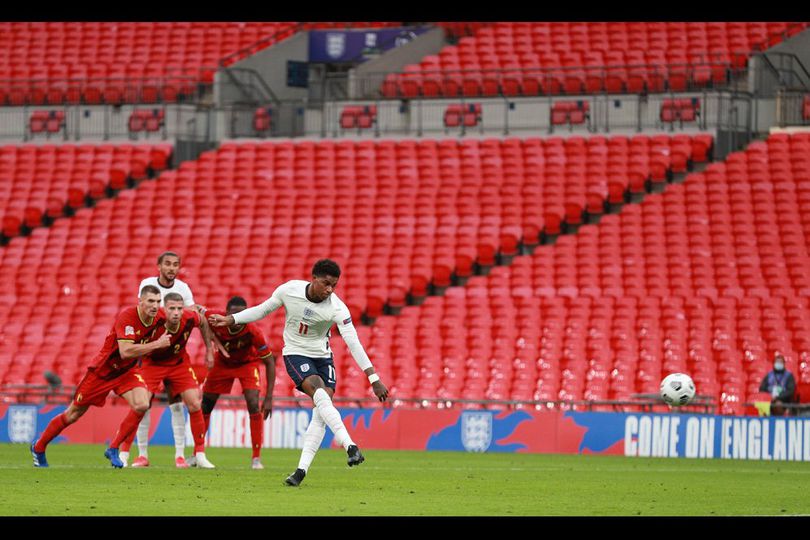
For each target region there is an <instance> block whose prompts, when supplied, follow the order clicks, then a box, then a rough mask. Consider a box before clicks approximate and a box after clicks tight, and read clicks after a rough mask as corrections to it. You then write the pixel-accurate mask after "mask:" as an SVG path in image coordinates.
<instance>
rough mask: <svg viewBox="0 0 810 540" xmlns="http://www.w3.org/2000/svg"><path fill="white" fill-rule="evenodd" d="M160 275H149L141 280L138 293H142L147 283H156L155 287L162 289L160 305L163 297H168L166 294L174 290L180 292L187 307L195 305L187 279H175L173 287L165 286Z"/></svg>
mask: <svg viewBox="0 0 810 540" xmlns="http://www.w3.org/2000/svg"><path fill="white" fill-rule="evenodd" d="M158 277H159V276H155V277H148V278H146V279H144V280H143V281H141V285H140V287H138V294H139V295H140V294H141V289H143V288H144V286H145V285H154V286H155V287H157V288H158V290H160V305H161V306H162V305H163V299H164V298H166V295H167V294H169V293H171V292H174V293H177V294H179V295H180V296H182V297H183V304H184V305H185V306H186V307H189V306H193V305H194V296H193V295H192V294H191V288H190V287H189V286H188V285H187V284H186V282H185V281H180V280H179V279H177V278H175V279H174V284H173V285H172V286H171V287H168V288H167V287H164V286H163V285H161V284H160V283H159V282H158Z"/></svg>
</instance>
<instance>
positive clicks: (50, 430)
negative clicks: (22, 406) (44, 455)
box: [34, 413, 70, 452]
mask: <svg viewBox="0 0 810 540" xmlns="http://www.w3.org/2000/svg"><path fill="white" fill-rule="evenodd" d="M69 425H70V424H68V421H67V418H66V417H65V413H62V414H58V415H56V416H55V417H54V419H53V420H51V421H50V422H49V423H48V427H46V428H45V431H43V432H42V435H40V437H39V440H38V441H37V442H36V444H34V450H35V451H36V452H44V451H45V447H46V446H48V443H49V442H51V441H52V440H54V438H56V436H57V435H59V434H60V433H62V430H63V429H65V428H66V427H68V426H69Z"/></svg>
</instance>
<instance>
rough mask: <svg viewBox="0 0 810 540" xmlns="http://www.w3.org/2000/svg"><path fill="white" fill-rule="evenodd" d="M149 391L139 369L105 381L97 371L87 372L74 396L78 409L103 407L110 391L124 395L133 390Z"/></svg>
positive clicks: (133, 369) (74, 402)
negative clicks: (99, 376)
mask: <svg viewBox="0 0 810 540" xmlns="http://www.w3.org/2000/svg"><path fill="white" fill-rule="evenodd" d="M138 387H140V388H143V389H144V390H146V389H147V386H146V382H145V381H144V379H143V375H142V373H141V372H140V370H139V369H138V368H132V369H130V370H129V371H127V372H125V373H124V374H123V375H120V376H118V377H116V378H114V379H110V380H104V379H100V378H98V376H96V373H95V371H93V370H87V373H85V375H84V377H83V378H82V380H81V382H80V383H79V386H77V387H76V393H75V394H73V404H74V405H76V406H78V407H87V406H90V405H92V406H95V407H103V406H104V403H105V401H106V400H107V395H109V393H110V391H113V392H115V393H116V394H117V395H119V396H120V395H122V394H124V393H125V392H128V391H130V390H132V389H133V388H138Z"/></svg>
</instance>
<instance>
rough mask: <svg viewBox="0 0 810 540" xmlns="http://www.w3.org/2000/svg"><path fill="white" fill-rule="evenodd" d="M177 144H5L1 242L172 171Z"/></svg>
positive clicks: (0, 165)
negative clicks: (170, 168) (166, 170)
mask: <svg viewBox="0 0 810 540" xmlns="http://www.w3.org/2000/svg"><path fill="white" fill-rule="evenodd" d="M171 154H172V145H171V144H165V143H163V144H156V145H132V144H116V145H113V144H102V145H92V144H82V145H74V144H61V145H54V144H23V145H7V146H0V170H2V172H0V216H1V217H2V219H3V230H2V235H0V240H1V241H2V242H3V243H5V242H7V241H8V240H9V239H10V238H13V237H15V236H18V235H20V234H27V233H29V232H30V230H31V229H33V228H34V227H37V226H40V225H43V224H50V223H52V222H53V220H54V219H56V218H59V217H62V216H64V215H66V214H68V215H69V214H72V213H74V212H75V211H77V210H79V209H80V208H83V207H85V206H87V205H88V204H92V203H93V202H94V201H97V200H100V199H103V198H105V197H107V196H108V194H109V193H111V192H113V191H116V190H121V189H124V188H126V187H129V186H130V185H134V183H135V182H137V181H139V180H143V179H144V178H147V177H148V176H150V175H156V174H158V173H160V172H162V171H163V170H165V169H166V168H167V167H168V164H169V162H168V160H169V159H170V157H171Z"/></svg>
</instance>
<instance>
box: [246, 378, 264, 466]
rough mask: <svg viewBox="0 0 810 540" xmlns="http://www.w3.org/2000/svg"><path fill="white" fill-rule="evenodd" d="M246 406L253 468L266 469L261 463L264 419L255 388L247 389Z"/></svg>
mask: <svg viewBox="0 0 810 540" xmlns="http://www.w3.org/2000/svg"><path fill="white" fill-rule="evenodd" d="M243 393H244V395H245V404H246V405H247V410H248V415H250V446H251V448H252V451H253V453H252V455H251V459H252V462H251V467H252V468H254V469H264V466H263V465H262V462H261V453H262V439H263V438H264V419H263V418H262V411H261V409H260V405H259V391H258V390H257V389H255V388H246V389H245V391H244V392H243Z"/></svg>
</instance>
